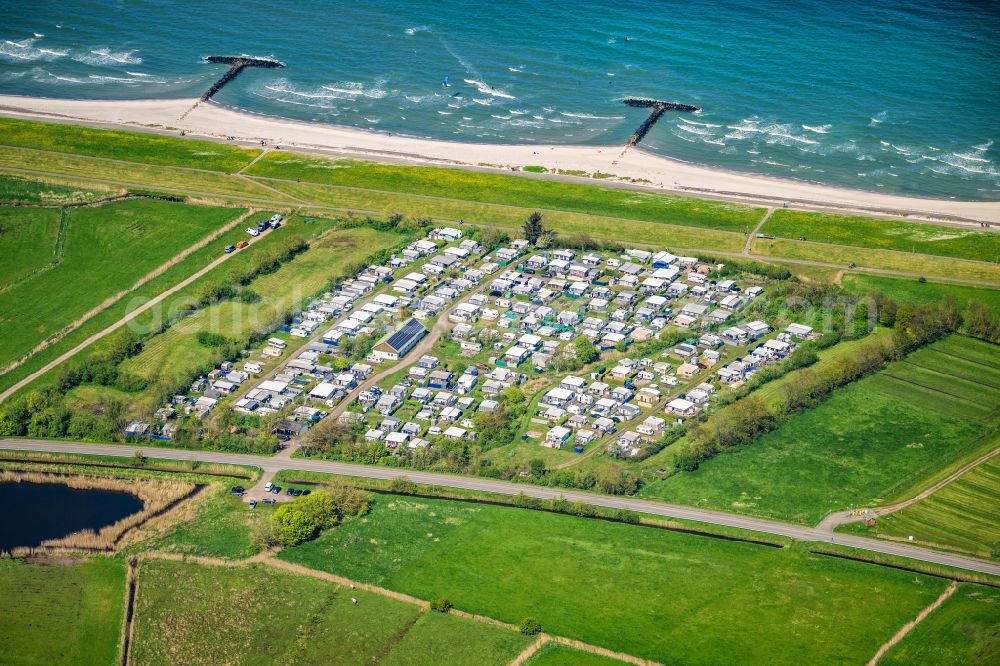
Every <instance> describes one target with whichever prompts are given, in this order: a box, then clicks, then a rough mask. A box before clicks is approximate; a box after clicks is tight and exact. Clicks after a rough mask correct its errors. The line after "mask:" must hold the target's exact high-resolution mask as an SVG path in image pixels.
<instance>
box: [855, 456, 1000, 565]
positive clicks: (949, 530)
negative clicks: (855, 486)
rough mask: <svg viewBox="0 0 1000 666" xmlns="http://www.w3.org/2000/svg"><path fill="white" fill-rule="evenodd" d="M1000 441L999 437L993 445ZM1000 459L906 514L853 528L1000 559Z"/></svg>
mask: <svg viewBox="0 0 1000 666" xmlns="http://www.w3.org/2000/svg"><path fill="white" fill-rule="evenodd" d="M998 445H1000V437H994V438H993V446H998ZM997 515H1000V460H998V459H997V458H993V459H991V460H988V461H986V462H983V463H980V464H979V465H977V466H976V467H974V468H973V469H971V470H969V471H968V472H966V473H965V474H963V475H962V476H960V477H959V478H958V479H955V480H954V481H952V482H951V483H949V484H948V485H946V486H945V487H944V488H941V489H940V490H938V491H937V492H936V493H934V494H933V495H931V496H930V497H927V498H925V499H923V500H920V501H919V502H917V503H916V504H914V505H912V506H909V507H907V508H905V509H903V510H902V511H898V512H896V513H892V514H889V515H888V516H883V517H881V518H879V519H878V521H877V522H876V524H875V525H873V526H872V527H866V526H864V525H860V524H858V525H851V526H850V530H849V531H851V532H855V533H857V534H863V535H865V536H873V537H881V538H887V539H894V540H897V541H906V540H907V539H908V538H909V537H910V536H912V537H913V543H915V544H917V545H921V546H926V547H929V548H937V549H941V550H949V551H955V552H959V553H965V554H967V555H972V556H973V557H980V558H984V559H994V560H998V559H1000V524H998V523H997V519H996V518H997Z"/></svg>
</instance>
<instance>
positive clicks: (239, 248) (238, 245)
mask: <svg viewBox="0 0 1000 666" xmlns="http://www.w3.org/2000/svg"><path fill="white" fill-rule="evenodd" d="M249 244H250V243H248V242H247V241H240V242H239V243H237V244H236V249H237V250H242V249H243V248H245V247H246V246H247V245H249Z"/></svg>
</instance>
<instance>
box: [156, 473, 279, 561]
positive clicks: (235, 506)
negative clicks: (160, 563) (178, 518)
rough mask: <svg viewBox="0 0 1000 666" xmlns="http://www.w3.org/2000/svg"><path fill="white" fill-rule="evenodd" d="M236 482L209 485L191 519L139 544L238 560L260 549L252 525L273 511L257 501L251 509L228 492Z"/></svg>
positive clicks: (160, 549)
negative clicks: (150, 541) (202, 500)
mask: <svg viewBox="0 0 1000 666" xmlns="http://www.w3.org/2000/svg"><path fill="white" fill-rule="evenodd" d="M236 483H237V482H236V481H232V482H226V483H223V484H221V485H220V486H219V487H217V488H216V487H210V488H207V489H205V490H204V491H203V492H204V493H207V497H206V498H205V501H204V502H203V503H202V504H201V505H200V506H199V509H198V512H197V514H196V515H194V516H192V519H191V520H189V521H187V522H183V523H181V524H179V525H177V526H176V527H174V528H173V529H172V530H171V531H170V532H169V533H168V534H166V535H165V536H163V537H161V538H159V539H157V540H155V541H154V542H153V543H149V544H143V545H142V546H141V548H142V549H143V550H146V549H148V550H156V551H160V552H165V553H180V554H182V555H196V556H201V557H220V558H223V559H227V560H242V559H245V558H247V557H250V556H252V555H256V554H257V553H258V552H260V548H259V547H258V546H256V545H255V544H254V543H253V540H252V538H251V535H252V530H253V524H254V523H255V522H259V521H265V520H268V519H269V518H270V516H271V513H273V511H272V510H271V507H269V506H268V505H267V504H261V505H259V506H258V507H257V508H256V509H254V510H253V511H251V510H250V509H249V508H248V507H247V505H246V503H245V502H243V500H242V499H241V498H239V497H234V496H233V495H230V494H229V490H230V488H231V487H232V486H234V485H236Z"/></svg>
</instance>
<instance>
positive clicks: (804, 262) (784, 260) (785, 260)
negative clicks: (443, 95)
mask: <svg viewBox="0 0 1000 666" xmlns="http://www.w3.org/2000/svg"><path fill="white" fill-rule="evenodd" d="M94 159H105V158H94ZM111 161H114V160H111ZM171 168H184V169H188V170H190V171H203V170H200V169H191V168H189V167H171ZM0 172H9V173H20V174H27V175H35V176H49V177H58V178H71V179H73V180H77V181H83V182H92V183H100V184H104V185H118V186H123V187H139V188H142V187H149V185H148V184H146V183H134V182H131V181H124V180H113V179H108V178H90V177H86V176H75V175H69V174H65V173H58V172H52V171H42V170H38V169H20V168H17V167H7V166H5V167H0ZM210 173H214V174H217V175H218V174H219V172H216V171H213V172H210ZM223 175H232V174H223ZM247 178H250V179H252V180H253V181H254V182H257V183H258V184H261V183H260V182H259V181H260V180H262V179H261V178H259V177H252V176H247ZM271 180H273V179H271ZM606 184H607V183H606ZM310 185H320V184H318V183H310ZM156 189H157V190H161V191H164V192H173V193H177V194H184V195H195V196H203V197H214V198H215V199H216V200H227V201H237V202H246V203H250V204H258V205H262V206H296V205H301V206H302V207H303V208H315V209H318V210H322V211H336V212H343V213H356V214H359V215H384V214H385V212H384V211H377V210H367V209H362V208H346V207H342V206H332V205H328V204H313V203H308V204H306V203H300V202H298V201H293V200H289V199H283V200H277V199H262V198H259V197H248V196H245V195H239V194H224V193H219V192H205V191H201V190H190V189H185V188H178V187H165V186H157V187H156ZM279 191H280V190H279ZM284 196H285V197H288V196H289V195H287V194H285V195H284ZM474 203H478V202H474ZM817 210H820V209H817ZM431 219H432V221H433V222H440V223H442V224H456V223H458V222H459V220H450V219H447V218H442V217H434V218H431ZM889 219H895V218H889ZM907 221H912V222H920V221H921V220H917V219H909V220H907ZM925 222H926V223H931V224H945V223H944V222H928V221H925ZM955 224H956V225H957V224H958V223H955ZM483 226H491V227H495V228H498V229H513V228H515V226H514V225H502V224H492V225H483ZM998 231H1000V227H998ZM720 233H734V234H735V233H737V232H720ZM740 235H742V234H740ZM594 237H595V238H599V239H603V240H615V239H611V238H608V237H606V236H598V235H595V236H594ZM628 245H629V246H634V247H656V248H660V247H661V245H656V244H650V243H642V242H640V241H631V242H629V243H628ZM836 247H851V246H836ZM672 249H673V251H674V252H683V253H687V254H698V253H706V254H711V255H713V256H719V257H736V258H743V257H747V256H749V257H750V258H751V259H757V260H759V261H765V262H771V263H778V264H793V265H796V266H815V267H818V268H834V269H840V270H844V269H850V270H852V271H853V272H856V273H870V274H873V275H891V276H895V277H907V278H926V279H932V280H935V281H937V282H948V283H953V284H971V285H975V286H980V287H991V288H995V287H1000V282H991V281H989V280H973V279H966V278H956V277H952V276H949V275H931V274H927V273H911V272H909V271H896V270H892V269H888V268H874V267H869V266H857V267H854V268H851V267H850V266H848V265H846V264H836V263H830V262H825V261H811V260H808V259H792V258H789V257H779V256H771V255H755V254H750V255H744V254H743V253H742V252H726V251H722V250H718V249H705V248H693V247H675V248H672ZM751 249H752V248H751ZM929 256H936V255H929Z"/></svg>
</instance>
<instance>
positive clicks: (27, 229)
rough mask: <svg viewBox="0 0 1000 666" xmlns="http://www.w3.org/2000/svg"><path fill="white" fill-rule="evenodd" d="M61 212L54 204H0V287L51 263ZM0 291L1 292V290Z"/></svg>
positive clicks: (8, 285)
mask: <svg viewBox="0 0 1000 666" xmlns="http://www.w3.org/2000/svg"><path fill="white" fill-rule="evenodd" d="M60 218H61V213H60V212H59V210H57V209H55V208H28V207H17V208H8V207H0V256H2V257H8V258H11V260H10V261H3V262H0V290H7V289H9V288H10V287H11V286H12V285H14V284H15V283H17V282H18V281H20V280H23V279H25V278H26V277H28V276H29V275H31V274H32V273H35V272H37V271H39V270H41V269H43V268H46V267H48V266H52V261H53V260H54V259H55V258H56V250H57V248H56V241H57V240H58V239H59V220H60ZM0 293H2V292H0Z"/></svg>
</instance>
